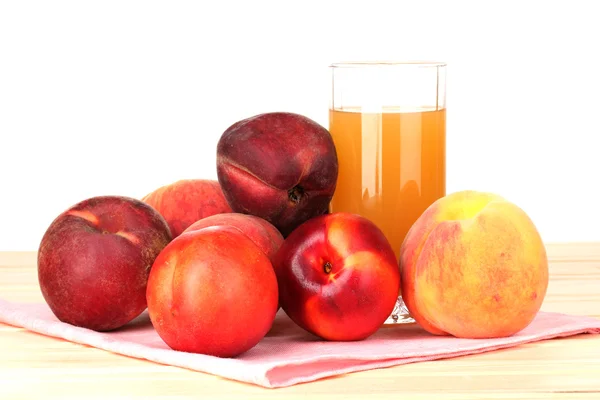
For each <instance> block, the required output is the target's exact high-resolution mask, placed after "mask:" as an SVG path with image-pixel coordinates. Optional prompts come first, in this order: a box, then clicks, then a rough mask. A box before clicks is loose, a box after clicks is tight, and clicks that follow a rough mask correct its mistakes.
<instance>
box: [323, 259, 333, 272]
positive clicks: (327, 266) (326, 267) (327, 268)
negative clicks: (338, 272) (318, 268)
mask: <svg viewBox="0 0 600 400" xmlns="http://www.w3.org/2000/svg"><path fill="white" fill-rule="evenodd" d="M332 268H333V266H332V265H331V263H330V262H329V261H327V262H326V263H325V264H323V272H325V273H326V274H329V273H330V272H331V269H332Z"/></svg>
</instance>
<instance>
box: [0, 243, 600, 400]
mask: <svg viewBox="0 0 600 400" xmlns="http://www.w3.org/2000/svg"><path fill="white" fill-rule="evenodd" d="M547 249H548V256H549V259H550V274H551V278H550V285H549V288H548V294H547V296H546V298H545V300H544V305H543V307H542V309H543V310H544V311H555V312H563V313H570V314H577V315H589V316H594V317H596V318H600V243H551V244H548V245H547ZM35 256H36V255H35V253H33V252H5V253H0V297H2V298H4V299H7V300H10V301H20V302H40V301H43V298H42V296H41V293H40V291H39V287H38V283H37V274H36V268H35V265H36V258H35ZM0 360H1V361H0V399H37V398H40V399H42V398H43V399H61V400H62V399H84V398H85V399H96V398H97V399H138V398H139V399H142V398H143V399H188V398H202V399H210V398H215V399H227V398H246V399H265V398H290V399H296V398H297V399H300V398H305V397H307V396H308V397H309V398H315V399H328V400H332V399H354V398H357V399H358V398H364V397H365V396H368V397H369V398H375V399H384V398H385V399H387V398H394V399H440V400H450V399H462V400H464V399H467V400H468V399H482V398H483V399H573V400H577V399H600V335H579V336H575V337H570V338H564V339H554V340H549V341H543V342H538V343H533V344H528V345H522V346H518V347H515V348H511V349H505V350H501V351H496V352H491V353H484V354H479V355H472V356H465V357H458V358H453V359H448V360H440V361H432V362H422V363H416V364H409V365H404V366H398V367H391V368H384V369H378V370H371V371H364V372H358V373H353V374H348V375H344V376H338V377H334V378H328V379H323V380H320V381H317V382H311V383H307V384H302V385H297V386H293V387H290V388H282V389H264V388H260V387H256V386H253V385H249V384H244V383H238V382H233V381H229V380H226V379H221V378H218V377H214V376H211V375H207V374H202V373H198V372H194V371H188V370H185V369H181V368H176V367H170V366H165V365H159V364H155V363H152V362H148V361H144V360H137V359H133V358H128V357H125V356H120V355H116V354H112V353H109V352H106V351H103V350H98V349H94V348H90V347H87V346H82V345H77V344H74V343H70V342H66V341H63V340H59V339H54V338H49V337H45V336H42V335H38V334H35V333H31V332H28V331H24V330H23V329H20V328H16V327H12V326H7V325H3V324H0Z"/></svg>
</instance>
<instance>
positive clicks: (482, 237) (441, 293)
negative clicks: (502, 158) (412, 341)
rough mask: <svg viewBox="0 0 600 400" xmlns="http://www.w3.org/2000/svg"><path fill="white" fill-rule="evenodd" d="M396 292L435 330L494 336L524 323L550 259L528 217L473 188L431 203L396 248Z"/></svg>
mask: <svg viewBox="0 0 600 400" xmlns="http://www.w3.org/2000/svg"><path fill="white" fill-rule="evenodd" d="M399 267H400V273H401V282H402V298H403V300H404V302H405V303H406V306H407V308H408V310H409V312H410V314H411V315H412V316H413V318H414V319H415V320H416V322H417V323H418V324H419V325H421V326H422V327H423V329H425V330H427V331H428V332H430V333H432V334H435V335H452V336H456V337H462V338H494V337H505V336H510V335H513V334H515V333H517V332H519V331H521V330H522V329H524V328H525V327H527V326H528V325H529V324H530V323H531V321H532V320H533V318H534V317H535V316H536V314H537V312H538V311H539V309H540V307H541V305H542V302H543V300H544V297H545V295H546V289H547V287H548V258H547V255H546V249H545V247H544V243H543V241H542V238H541V236H540V234H539V232H538V230H537V228H536V227H535V225H534V223H533V221H532V220H531V219H530V218H529V216H528V215H527V214H526V213H525V212H524V211H523V210H522V209H521V208H519V207H518V206H516V205H515V204H513V203H511V202H510V201H507V200H506V199H504V198H503V197H501V196H498V195H496V194H492V193H485V192H477V191H470V190H469V191H460V192H455V193H452V194H449V195H447V196H445V197H443V198H441V199H439V200H438V201H436V202H435V203H433V204H432V205H431V206H430V207H429V208H428V209H427V210H426V211H425V212H424V213H423V214H422V215H421V216H420V217H419V219H418V220H417V221H416V222H415V223H414V225H413V226H412V228H411V229H410V230H409V232H408V234H407V235H406V238H405V239H404V242H403V244H402V247H401V250H400V257H399Z"/></svg>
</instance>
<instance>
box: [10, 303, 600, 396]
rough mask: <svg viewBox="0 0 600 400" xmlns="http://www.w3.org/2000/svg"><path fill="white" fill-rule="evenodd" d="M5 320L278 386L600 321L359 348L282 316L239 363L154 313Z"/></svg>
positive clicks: (385, 335)
mask: <svg viewBox="0 0 600 400" xmlns="http://www.w3.org/2000/svg"><path fill="white" fill-rule="evenodd" d="M0 322H4V323H7V324H9V325H14V326H18V327H22V328H25V329H27V330H29V331H32V332H37V333H40V334H43V335H46V336H52V337H56V338H61V339H65V340H68V341H71V342H74V343H79V344H84V345H88V346H92V347H96V348H99V349H103V350H106V351H110V352H113V353H117V354H121V355H125V356H129V357H135V358H139V359H146V360H150V361H153V362H156V363H160V364H167V365H173V366H177V367H183V368H187V369H191V370H195V371H200V372H205V373H209V374H212V375H217V376H220V377H223V378H228V379H232V380H237V381H241V382H247V383H252V384H255V385H259V386H263V387H268V388H276V387H285V386H291V385H295V384H298V383H304V382H310V381H314V380H317V379H321V378H325V377H330V376H335V375H340V374H346V373H350V372H356V371H363V370H367V369H375V368H383V367H389V366H394V365H400V364H407V363H414V362H419V361H429V360H436V359H442V358H451V357H458V356H463V355H468V354H476V353H483V352H488V351H493V350H498V349H502V348H507V347H513V346H517V345H519V344H523V343H530V342H535V341H540V340H545V339H552V338H559V337H565V336H572V335H577V334H582V333H589V334H598V333H600V320H598V319H595V318H590V317H581V316H574V315H566V314H558V313H546V312H540V313H538V315H537V316H536V318H535V319H534V321H533V322H532V323H531V324H530V325H529V326H528V327H527V328H525V329H524V330H523V331H521V332H519V333H518V334H516V335H513V336H511V337H507V338H498V339H458V338H454V337H449V336H443V337H439V336H434V335H430V334H429V333H427V332H425V331H424V330H422V329H421V328H420V327H419V326H417V325H415V324H403V325H393V326H384V327H382V328H381V329H379V331H378V332H377V333H375V334H374V335H373V336H371V337H370V338H368V339H366V340H363V341H359V342H327V341H323V340H320V339H319V338H317V337H315V336H313V335H311V334H309V333H307V332H305V331H304V330H302V329H301V328H299V327H298V326H296V325H295V324H294V323H293V322H292V321H291V320H290V319H289V318H288V317H287V315H285V313H283V312H282V311H281V310H280V311H279V313H278V315H277V317H276V319H275V321H274V323H273V327H272V328H271V330H270V331H269V333H268V334H267V336H266V337H265V338H264V339H263V340H262V341H261V342H260V343H259V344H258V345H256V346H255V347H254V348H252V349H250V350H249V351H247V352H246V353H244V354H242V355H240V356H238V357H236V358H230V359H227V358H218V357H212V356H206V355H202V354H192V353H184V352H177V351H173V350H171V349H170V348H169V347H168V346H167V345H166V344H165V343H164V342H163V341H162V339H161V338H160V337H159V336H158V334H157V333H156V331H155V330H154V328H153V327H152V324H151V323H150V319H149V318H148V314H147V312H144V313H143V314H142V315H140V316H139V317H138V318H136V319H135V320H134V321H132V322H131V323H129V324H128V325H126V326H125V327H123V328H121V329H119V330H117V331H113V332H108V333H100V332H95V331H92V330H88V329H84V328H78V327H75V326H72V325H69V324H65V323H62V322H60V321H58V320H57V319H56V317H55V316H54V315H53V314H52V312H51V311H50V309H49V307H48V306H47V305H46V304H20V303H11V302H7V301H5V300H2V299H0Z"/></svg>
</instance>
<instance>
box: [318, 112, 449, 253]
mask: <svg viewBox="0 0 600 400" xmlns="http://www.w3.org/2000/svg"><path fill="white" fill-rule="evenodd" d="M329 113H330V114H329V130H330V132H331V134H332V136H333V140H334V143H335V146H336V150H337V153H338V163H339V172H338V181H337V187H336V191H335V195H334V197H333V199H332V202H331V212H338V211H344V212H351V213H355V214H359V215H361V216H364V217H366V218H368V219H370V220H371V221H373V222H374V223H375V224H376V225H377V226H378V227H379V228H380V229H381V230H382V231H383V233H384V234H385V235H386V237H387V239H388V240H389V241H390V244H391V245H392V248H393V249H394V252H395V254H396V258H398V256H399V253H400V247H401V245H402V242H403V240H404V237H405V236H406V234H407V232H408V230H409V229H410V227H411V226H412V225H413V223H414V222H415V221H416V220H417V218H418V217H419V216H420V215H421V214H422V213H423V211H425V209H426V208H427V207H429V206H430V205H431V204H432V203H433V202H434V201H436V200H437V199H439V198H440V197H443V196H444V195H445V193H446V157H445V155H446V109H445V108H438V109H436V108H433V109H416V110H409V111H407V110H401V109H398V108H392V107H390V108H383V109H382V110H381V112H373V113H371V112H361V108H354V109H353V108H342V109H333V110H331V109H330V111H329Z"/></svg>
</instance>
